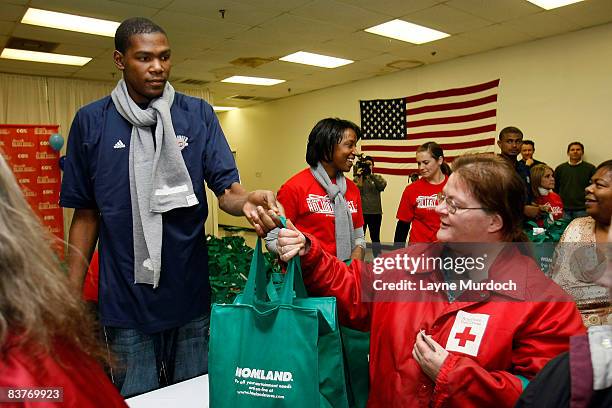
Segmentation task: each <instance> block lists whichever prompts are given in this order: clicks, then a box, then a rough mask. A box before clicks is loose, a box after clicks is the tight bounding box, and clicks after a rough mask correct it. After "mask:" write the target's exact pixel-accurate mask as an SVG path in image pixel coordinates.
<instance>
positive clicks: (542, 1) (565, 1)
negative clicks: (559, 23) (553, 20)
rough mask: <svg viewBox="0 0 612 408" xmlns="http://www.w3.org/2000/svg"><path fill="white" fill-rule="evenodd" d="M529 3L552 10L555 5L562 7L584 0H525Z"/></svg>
mask: <svg viewBox="0 0 612 408" xmlns="http://www.w3.org/2000/svg"><path fill="white" fill-rule="evenodd" d="M527 1H528V2H530V3H533V4H535V5H536V6H538V7H542V8H543V9H546V10H552V9H554V8H557V7H563V6H567V5H570V4H574V3H579V2H581V1H584V0H527Z"/></svg>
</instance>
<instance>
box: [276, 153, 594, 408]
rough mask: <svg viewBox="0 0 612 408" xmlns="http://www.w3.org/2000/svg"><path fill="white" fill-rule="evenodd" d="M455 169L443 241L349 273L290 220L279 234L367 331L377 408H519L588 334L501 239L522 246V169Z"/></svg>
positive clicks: (492, 163) (285, 247)
mask: <svg viewBox="0 0 612 408" xmlns="http://www.w3.org/2000/svg"><path fill="white" fill-rule="evenodd" d="M453 170H454V172H453V174H452V175H451V176H450V177H449V180H448V183H447V184H446V186H445V188H444V190H443V193H442V194H441V195H440V203H439V204H438V206H437V207H436V212H437V213H438V214H439V215H440V229H439V231H438V233H437V237H438V240H439V241H440V242H442V243H443V244H439V245H438V244H421V245H417V246H413V247H409V248H406V249H404V250H402V251H398V252H396V253H392V254H388V255H387V256H386V257H382V258H380V259H381V261H377V262H375V263H374V264H372V265H366V264H364V263H363V262H353V263H352V264H351V265H350V266H347V265H345V264H344V263H342V262H339V261H337V259H335V258H334V257H331V256H328V255H327V254H326V253H325V252H324V251H322V250H321V246H320V244H319V242H318V240H317V239H316V238H314V237H312V236H311V235H308V234H302V233H301V232H299V231H298V230H297V229H296V228H295V227H294V226H293V225H292V224H291V223H289V224H288V225H289V229H282V230H281V231H280V233H279V239H278V248H279V253H280V254H281V259H283V260H288V259H290V258H291V257H293V256H295V255H297V254H298V253H299V255H300V256H301V262H302V268H303V270H304V282H305V283H306V286H307V288H308V290H309V293H311V294H313V295H316V296H335V297H336V298H337V301H338V305H339V308H338V309H339V318H340V321H341V322H342V323H343V324H346V325H350V326H352V327H354V328H357V329H361V330H371V346H370V381H371V388H370V390H371V391H370V396H369V400H368V406H369V407H432V406H433V407H489V406H495V407H511V406H513V405H514V403H515V402H516V400H517V398H518V397H519V395H520V393H521V391H522V390H523V388H524V387H525V386H526V384H527V383H528V382H529V380H530V379H531V378H533V376H534V375H535V374H536V373H537V372H538V371H539V370H540V369H541V368H542V367H543V366H544V365H545V364H546V363H547V362H548V361H549V360H550V359H551V358H553V357H554V356H556V355H557V354H559V353H561V352H564V351H566V350H567V349H568V339H569V337H570V336H572V335H575V334H579V333H582V332H583V331H584V327H583V326H582V322H581V319H580V315H579V313H578V311H577V309H576V306H575V305H574V304H573V303H572V302H571V299H570V298H569V297H568V296H567V295H566V294H565V292H563V291H562V290H561V289H560V288H559V287H558V286H557V285H556V284H555V283H554V282H552V281H551V280H550V279H548V278H547V277H545V276H544V274H543V273H542V272H541V271H540V270H539V269H538V267H537V265H536V264H535V262H534V261H533V260H532V259H531V258H530V257H528V256H525V255H523V254H522V253H521V251H520V248H517V246H516V245H511V244H505V245H504V244H503V243H504V242H519V241H523V240H524V234H523V232H522V225H521V220H522V209H523V197H524V193H525V191H524V187H523V184H522V181H521V179H520V178H519V177H518V175H517V174H516V172H515V171H514V169H513V168H511V167H510V166H509V165H508V164H507V163H506V162H505V161H504V160H503V159H500V158H498V157H495V156H492V155H467V156H463V157H460V158H458V159H457V160H456V161H455V163H454V169H453ZM470 259H471V263H470V262H469V260H470ZM430 260H433V261H432V262H431V263H430V262H429V261H430ZM468 263H470V265H469V266H468ZM484 272H486V274H484V275H483V273H484ZM462 282H463V283H462ZM463 284H466V285H467V286H465V287H463V286H462V285H463ZM411 288H412V289H411ZM436 288H437V289H436Z"/></svg>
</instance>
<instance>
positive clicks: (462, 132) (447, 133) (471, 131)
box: [408, 124, 496, 139]
mask: <svg viewBox="0 0 612 408" xmlns="http://www.w3.org/2000/svg"><path fill="white" fill-rule="evenodd" d="M495 127H496V125H495V124H491V125H483V126H477V127H473V128H467V129H456V130H438V131H435V132H422V133H411V134H409V135H408V139H436V138H438V137H454V136H470V135H476V134H478V133H485V132H495Z"/></svg>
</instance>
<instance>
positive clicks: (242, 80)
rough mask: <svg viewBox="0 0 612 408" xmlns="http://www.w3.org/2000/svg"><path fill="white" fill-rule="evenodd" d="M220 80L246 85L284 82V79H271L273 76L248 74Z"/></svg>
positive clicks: (267, 84) (266, 84) (268, 84)
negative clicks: (265, 76) (251, 75)
mask: <svg viewBox="0 0 612 408" xmlns="http://www.w3.org/2000/svg"><path fill="white" fill-rule="evenodd" d="M221 82H229V83H232V84H247V85H263V86H270V85H276V84H280V83H282V82H285V80H284V79H273V78H259V77H250V76H240V75H234V76H232V77H229V78H225V79H224V80H222V81H221Z"/></svg>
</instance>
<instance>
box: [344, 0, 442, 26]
mask: <svg viewBox="0 0 612 408" xmlns="http://www.w3.org/2000/svg"><path fill="white" fill-rule="evenodd" d="M339 1H341V2H342V3H347V4H352V5H354V6H358V7H362V8H364V9H366V10H372V11H375V12H377V13H382V14H386V15H388V16H389V17H393V18H399V17H400V16H403V15H405V14H408V13H412V12H415V11H419V10H423V9H426V8H428V7H432V6H435V5H436V4H440V3H444V2H445V1H446V0H410V1H406V0H377V1H372V0H339ZM383 22H384V21H380V22H379V23H378V24H380V23H383Z"/></svg>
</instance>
